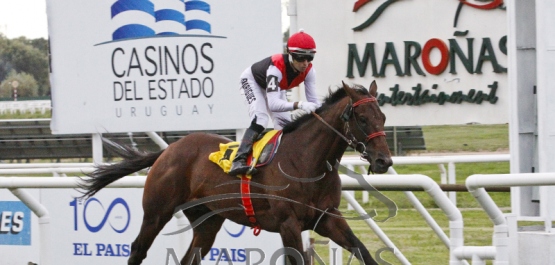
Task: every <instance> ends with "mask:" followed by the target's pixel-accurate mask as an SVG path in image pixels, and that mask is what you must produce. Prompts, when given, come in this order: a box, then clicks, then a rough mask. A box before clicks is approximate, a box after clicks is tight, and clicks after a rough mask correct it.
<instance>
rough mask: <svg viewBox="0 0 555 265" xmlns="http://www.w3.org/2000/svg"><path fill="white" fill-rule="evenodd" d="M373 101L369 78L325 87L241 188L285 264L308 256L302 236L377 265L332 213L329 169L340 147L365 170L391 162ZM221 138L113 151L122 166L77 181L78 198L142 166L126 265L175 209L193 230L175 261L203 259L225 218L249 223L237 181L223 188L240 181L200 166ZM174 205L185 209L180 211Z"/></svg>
mask: <svg viewBox="0 0 555 265" xmlns="http://www.w3.org/2000/svg"><path fill="white" fill-rule="evenodd" d="M376 95H377V85H376V82H375V81H374V82H372V84H371V85H370V87H369V89H366V88H364V87H363V86H360V85H354V86H349V85H347V84H345V83H344V82H343V83H342V86H339V87H338V89H337V90H336V91H335V92H332V91H331V90H330V92H329V95H328V96H327V97H326V98H325V99H324V101H323V103H322V105H321V106H320V107H319V108H318V109H317V110H316V111H315V112H312V113H306V114H304V115H300V116H298V117H296V118H295V119H293V121H291V122H289V123H286V124H285V125H284V127H283V129H282V138H281V143H280V145H279V148H278V149H279V150H278V152H277V153H276V154H275V156H274V158H273V160H272V161H271V162H270V163H268V164H267V165H265V166H264V167H260V168H259V169H258V170H257V171H256V173H254V174H253V175H252V179H251V181H250V183H251V186H250V190H251V192H252V195H253V196H252V208H253V209H254V211H255V215H256V216H255V217H256V222H257V225H258V226H259V228H261V229H263V230H266V231H269V232H276V233H279V234H280V236H281V239H282V242H283V246H284V249H286V250H294V251H296V252H295V253H298V256H295V255H286V257H287V258H288V259H289V261H290V263H291V264H304V263H306V264H309V263H308V258H309V256H308V254H307V253H303V243H302V238H301V232H302V231H304V230H313V231H315V232H316V233H318V234H320V235H321V236H323V237H327V238H329V239H331V240H333V241H334V242H336V243H337V244H338V245H340V246H341V247H343V248H345V249H347V250H349V251H351V252H352V253H353V254H357V255H355V256H356V257H357V258H358V259H361V260H362V261H363V262H364V264H370V265H372V264H378V263H377V262H376V261H375V260H374V258H373V257H372V255H371V254H370V252H369V251H368V249H367V248H366V247H365V246H364V244H363V243H362V242H361V241H360V240H359V239H358V238H357V237H356V236H355V235H354V234H353V232H352V230H351V229H350V227H349V225H348V224H347V222H346V221H345V218H343V217H342V215H341V212H340V211H339V210H338V207H339V203H340V200H341V182H340V178H339V173H338V166H337V165H338V164H339V161H340V160H341V158H342V156H343V154H344V152H345V151H346V149H347V147H348V146H351V147H353V149H355V150H356V151H358V152H360V154H361V158H362V159H364V160H367V161H368V162H369V171H371V172H375V173H385V172H386V171H387V170H388V168H389V167H390V166H391V165H392V159H391V154H390V151H389V147H388V145H387V142H386V138H385V132H384V123H385V119H386V118H385V115H384V114H383V113H382V111H381V110H380V108H379V104H378V102H377V100H376ZM230 141H231V140H230V139H228V138H225V137H222V136H219V135H216V134H210V133H204V132H196V133H191V134H189V135H187V136H184V137H183V138H181V139H180V140H178V141H176V142H174V143H172V144H170V145H169V146H168V147H167V148H166V149H165V150H162V151H159V152H148V153H147V152H140V151H136V150H134V149H133V148H130V147H127V146H120V148H118V149H119V151H118V152H119V154H120V155H121V156H122V157H123V158H124V159H123V160H122V161H121V162H118V163H115V164H110V165H99V166H97V168H96V169H95V171H94V172H92V173H90V174H89V177H87V178H85V179H84V180H83V182H82V188H83V190H82V192H83V198H87V197H90V196H93V195H94V194H95V193H97V192H98V191H99V190H101V189H102V188H104V187H105V186H106V185H108V184H110V183H112V182H114V181H116V180H118V179H120V178H122V177H124V176H127V175H130V174H132V173H134V172H137V171H139V170H142V169H145V168H148V167H150V170H149V172H148V175H147V178H146V182H145V186H144V194H143V201H142V206H143V210H144V216H143V220H142V225H141V229H140V232H139V234H138V236H137V238H136V239H135V240H134V241H133V243H132V245H131V252H130V255H129V259H128V264H129V265H136V264H141V262H142V261H143V260H144V259H145V258H146V255H147V251H148V249H149V248H150V246H151V244H152V242H153V241H154V239H155V237H156V236H157V235H158V233H159V232H160V230H161V229H162V228H163V227H164V225H165V224H166V223H167V222H168V221H169V220H170V219H171V218H172V216H173V214H174V213H175V212H176V211H183V213H184V214H185V216H186V217H187V218H188V219H189V221H190V223H191V224H194V227H192V229H193V239H192V242H191V244H190V246H189V249H188V250H187V252H186V253H185V255H184V256H183V258H182V259H181V264H200V258H199V257H197V256H198V252H199V251H198V250H199V249H200V255H201V256H202V257H204V256H205V255H206V254H207V253H208V251H209V250H210V248H211V246H212V244H213V243H214V239H215V237H216V234H217V233H218V231H219V230H220V228H221V226H222V223H223V222H224V220H225V219H229V220H231V221H233V222H235V223H238V224H241V225H245V226H251V227H252V226H253V222H252V219H249V218H248V217H247V215H246V214H245V211H244V207H245V206H243V204H242V200H241V196H240V195H241V194H239V196H235V195H237V194H238V193H237V191H238V190H239V188H238V186H239V185H240V184H239V185H230V183H237V182H242V181H241V180H240V179H239V178H237V177H236V176H230V175H228V174H226V173H224V171H223V170H222V169H221V168H220V167H219V166H218V165H216V164H215V163H213V162H211V161H209V160H208V156H209V155H210V153H212V152H215V151H217V150H219V145H220V144H221V143H228V142H230ZM334 165H335V166H334ZM275 187H280V188H275ZM254 195H257V196H254ZM218 196H219V197H218ZM207 198H218V199H207ZM196 202H201V203H196ZM182 205H193V206H190V207H181V208H180V206H182ZM238 206H239V207H238ZM251 217H252V216H251ZM195 250H196V251H195ZM354 250H357V253H354V252H353V251H354ZM289 253H291V252H289ZM301 253H302V254H301ZM292 256H294V257H295V259H293V258H292ZM299 256H300V258H297V257H299Z"/></svg>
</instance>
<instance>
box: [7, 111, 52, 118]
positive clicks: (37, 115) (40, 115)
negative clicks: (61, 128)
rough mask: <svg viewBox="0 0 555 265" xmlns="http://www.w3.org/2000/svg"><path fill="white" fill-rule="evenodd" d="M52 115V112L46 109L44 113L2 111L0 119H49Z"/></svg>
mask: <svg viewBox="0 0 555 265" xmlns="http://www.w3.org/2000/svg"><path fill="white" fill-rule="evenodd" d="M51 117H52V112H51V111H50V110H47V111H46V112H45V113H40V112H35V113H29V112H24V113H22V112H20V111H16V113H2V114H0V120H11V119H49V118H51Z"/></svg>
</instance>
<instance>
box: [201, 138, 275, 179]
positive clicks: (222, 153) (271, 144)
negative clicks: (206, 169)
mask: <svg viewBox="0 0 555 265" xmlns="http://www.w3.org/2000/svg"><path fill="white" fill-rule="evenodd" d="M281 135H282V131H281V130H279V131H278V130H271V131H269V132H267V133H265V134H264V136H262V138H260V139H259V140H258V141H256V142H255V143H254V144H253V146H252V153H251V154H249V156H248V158H247V165H249V166H252V165H253V164H254V167H262V166H264V165H267V164H268V163H270V162H271V161H272V159H273V158H274V155H275V154H276V152H277V149H278V146H279V143H280V140H281ZM239 144H240V142H229V143H225V144H223V143H222V144H220V150H219V151H216V152H213V153H211V154H210V155H209V156H208V159H210V161H212V162H214V163H216V164H217V165H219V166H220V167H221V168H222V169H223V171H224V172H225V173H228V172H229V170H230V169H231V164H232V162H233V159H234V158H235V155H236V154H237V149H238V148H239Z"/></svg>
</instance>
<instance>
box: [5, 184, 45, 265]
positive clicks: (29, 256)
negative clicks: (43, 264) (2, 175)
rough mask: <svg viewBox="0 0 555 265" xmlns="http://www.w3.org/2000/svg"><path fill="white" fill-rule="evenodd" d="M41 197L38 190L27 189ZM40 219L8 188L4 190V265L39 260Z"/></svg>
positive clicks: (36, 196)
mask: <svg viewBox="0 0 555 265" xmlns="http://www.w3.org/2000/svg"><path fill="white" fill-rule="evenodd" d="M25 192H27V193H29V194H30V195H31V196H33V197H35V198H38V197H39V196H38V190H32V189H31V190H25ZM38 235H39V227H38V218H37V217H36V216H34V214H33V212H31V210H30V209H29V208H28V207H27V206H26V205H25V204H23V203H22V202H21V201H19V200H18V199H17V197H15V196H14V195H13V194H12V193H11V192H10V191H9V190H8V189H0V253H2V254H1V258H0V259H1V260H2V262H1V263H2V264H3V265H20V264H28V263H29V262H32V263H38V261H39V244H38V239H39V236H38Z"/></svg>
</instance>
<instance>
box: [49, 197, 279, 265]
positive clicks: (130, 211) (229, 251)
mask: <svg viewBox="0 0 555 265" xmlns="http://www.w3.org/2000/svg"><path fill="white" fill-rule="evenodd" d="M142 193H143V189H105V190H102V191H100V192H99V193H97V194H96V195H95V196H94V197H92V198H89V199H87V200H81V199H79V198H77V197H78V196H80V193H79V192H77V191H75V190H72V189H43V190H41V201H42V204H43V205H45V206H46V207H47V209H49V211H50V214H51V229H50V231H51V237H52V238H51V240H49V243H50V244H54V245H56V247H55V248H52V250H53V251H54V252H55V253H52V257H54V258H53V260H54V261H57V262H58V261H59V262H61V261H63V262H64V263H67V264H83V265H87V264H90V265H96V264H102V263H105V264H123V263H126V261H127V259H128V258H129V255H130V253H131V243H132V242H133V240H135V238H136V237H137V235H138V234H139V230H140V227H141V223H142V218H143V211H142V206H141V203H142ZM187 226H189V222H188V220H187V219H186V218H184V219H183V220H178V219H177V218H175V217H174V218H172V219H171V220H170V222H168V223H167V224H166V226H165V227H164V228H163V229H162V231H161V232H160V233H159V235H158V236H157V237H156V239H155V240H154V243H153V245H152V246H151V247H150V249H149V251H148V253H147V254H148V255H147V258H146V259H145V260H144V262H143V263H142V264H146V265H159V264H179V263H178V262H177V263H176V261H180V260H181V258H182V257H183V255H184V254H185V252H186V251H187V249H188V247H189V244H190V242H191V240H192V236H193V233H192V230H186V231H184V232H181V233H178V234H175V235H165V234H171V233H174V232H176V231H180V230H182V229H184V228H186V227H187ZM281 247H282V243H281V238H280V236H279V234H275V233H269V232H266V231H262V232H261V233H260V235H259V236H258V237H255V236H254V235H253V234H252V230H251V229H250V228H248V227H244V226H241V225H237V224H235V223H233V222H231V221H226V222H225V223H224V225H223V226H222V229H221V230H220V232H219V233H218V235H217V237H216V242H215V243H214V246H213V247H212V248H211V249H210V251H209V254H208V255H207V256H206V257H205V258H204V261H203V264H222V263H226V264H227V263H228V261H227V260H229V261H232V262H233V264H247V263H246V262H247V255H250V261H251V264H253V263H252V261H257V260H262V259H265V260H269V259H270V257H271V254H273V253H276V252H277V250H278V249H279V248H281ZM261 253H264V254H265V255H266V257H262V255H261Z"/></svg>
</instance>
